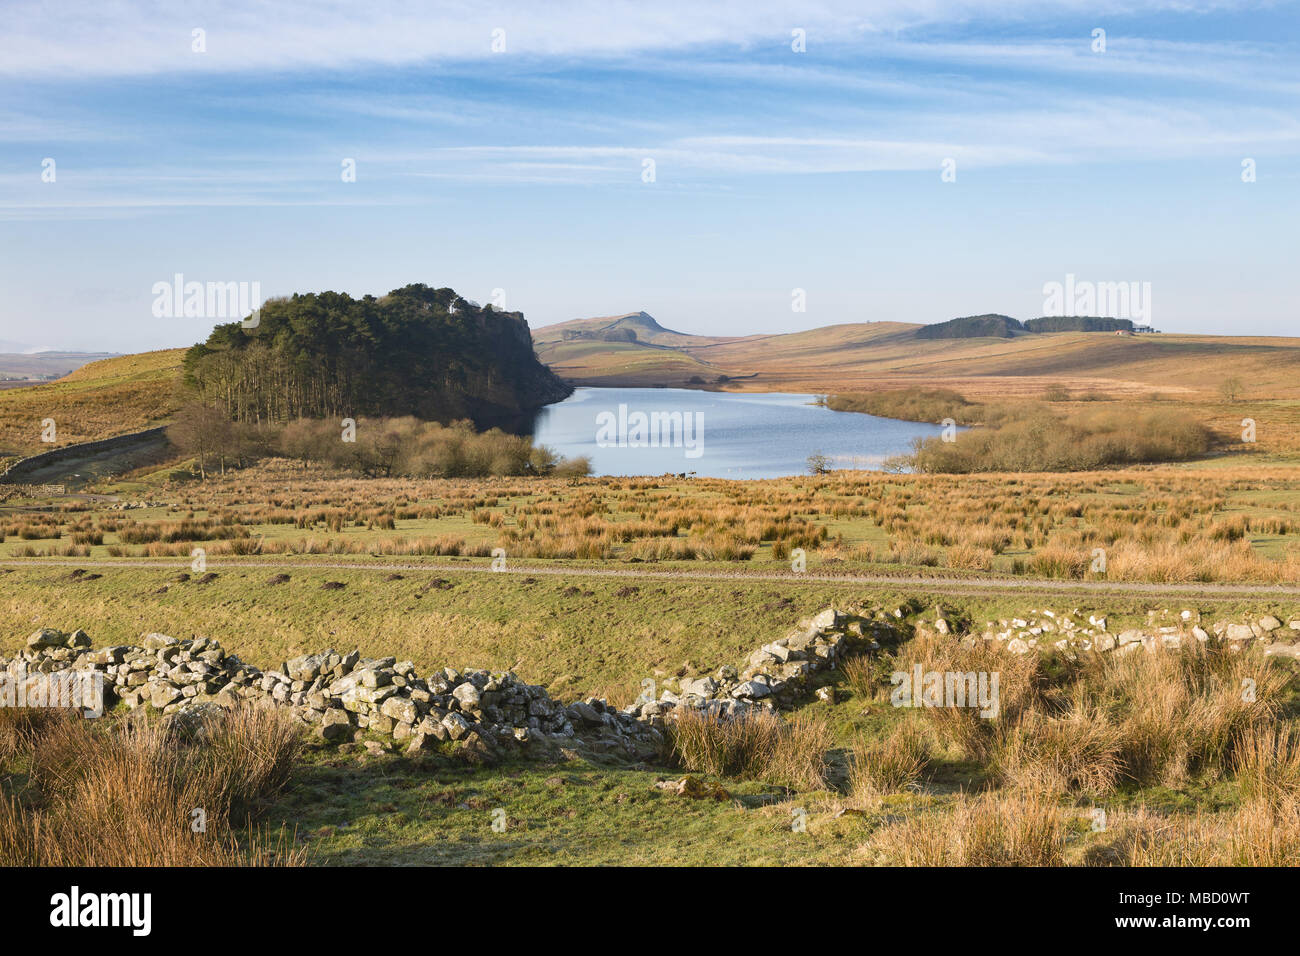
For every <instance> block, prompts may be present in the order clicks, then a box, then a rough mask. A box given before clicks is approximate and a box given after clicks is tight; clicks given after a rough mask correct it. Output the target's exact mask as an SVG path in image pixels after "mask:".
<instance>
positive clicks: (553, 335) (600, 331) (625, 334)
mask: <svg viewBox="0 0 1300 956" xmlns="http://www.w3.org/2000/svg"><path fill="white" fill-rule="evenodd" d="M695 338H697V336H693V335H685V334H683V333H681V332H674V331H673V330H672V329H666V328H664V327H663V326H662V325H660V324H659V323H658V322H656V321H655V320H654V317H653V316H651V315H650V314H649V313H647V312H628V313H625V314H624V315H606V316H598V317H596V318H592V319H572V320H570V321H568V322H560V323H557V324H556V325H548V326H545V327H543V328H540V329H538V330H537V331H536V332H534V333H533V342H534V343H536V344H538V345H544V344H552V343H555V342H564V341H572V340H583V339H585V340H592V341H629V342H640V343H641V344H643V345H666V346H675V345H683V344H686V343H687V342H689V341H690V340H692V339H695Z"/></svg>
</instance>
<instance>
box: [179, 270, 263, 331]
mask: <svg viewBox="0 0 1300 956" xmlns="http://www.w3.org/2000/svg"><path fill="white" fill-rule="evenodd" d="M153 297H154V300H153V315H154V318H156V319H181V318H184V319H239V320H241V321H242V322H243V325H244V328H246V329H255V328H257V327H258V325H260V324H261V314H262V283H261V282H257V281H253V282H186V281H185V276H184V274H183V273H180V272H178V273H176V274H175V275H174V276H172V280H171V281H170V282H155V283H154V284H153Z"/></svg>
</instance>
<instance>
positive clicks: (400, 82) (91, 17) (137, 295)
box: [0, 0, 1300, 351]
mask: <svg viewBox="0 0 1300 956" xmlns="http://www.w3.org/2000/svg"><path fill="white" fill-rule="evenodd" d="M56 7H57V9H55V8H56ZM0 16H3V17H4V22H5V27H4V30H3V31H0V240H2V241H3V246H2V247H0V251H2V252H3V256H2V257H0V286H2V288H3V293H4V294H3V298H2V299H0V347H5V344H6V343H7V344H9V345H22V346H26V347H29V348H33V347H34V348H79V349H104V350H112V351H136V350H140V349H146V348H161V347H170V346H177V345H188V344H191V343H192V342H194V341H197V340H199V339H201V338H203V337H204V336H205V335H206V333H207V331H208V329H209V328H210V326H211V325H212V324H213V321H211V320H208V319H204V318H189V319H186V318H159V317H156V316H155V315H154V314H153V312H152V310H151V304H152V302H153V298H154V296H153V293H152V289H153V286H154V284H155V283H157V282H160V281H170V280H171V279H172V277H173V275H175V274H176V273H181V274H183V275H184V276H185V278H186V280H189V281H201V282H203V281H214V282H230V281H245V282H254V281H255V282H258V283H259V284H260V289H261V291H262V294H263V296H272V295H281V294H287V293H291V292H294V291H317V290H322V289H336V290H341V291H347V292H350V293H353V294H357V295H360V294H364V293H367V292H369V293H382V292H385V291H387V290H389V289H391V288H394V287H396V286H400V285H404V284H406V283H409V282H427V283H429V284H432V285H437V286H444V285H447V286H451V287H453V288H455V289H456V290H457V291H459V292H461V293H462V294H464V295H466V296H468V297H470V298H473V299H477V300H478V301H483V302H486V301H489V300H490V299H491V298H492V295H493V290H494V289H501V290H504V295H505V305H506V307H507V308H510V309H519V310H522V311H523V312H524V313H525V315H526V316H527V318H528V320H529V322H530V324H532V325H533V327H534V328H536V327H539V326H541V325H545V324H549V323H552V322H558V321H563V320H565V319H570V318H575V317H581V316H590V315H607V314H613V313H620V312H628V311H634V310H638V309H644V310H646V311H648V312H650V313H651V314H653V315H654V316H655V317H656V318H658V319H659V320H660V322H662V323H663V324H664V325H666V326H669V327H671V328H676V329H680V330H682V331H689V332H698V333H706V334H718V335H744V334H750V333H756V332H775V331H786V330H794V329H800V328H810V327H814V326H819V325H827V324H832V323H838V322H856V321H879V320H900V321H910V322H934V321H941V320H944V319H948V318H951V317H953V316H956V315H966V314H971V313H980V312H988V311H1000V312H1006V313H1009V314H1011V315H1015V316H1017V317H1020V318H1028V317H1032V316H1035V315H1039V314H1041V312H1042V310H1043V302H1044V292H1043V286H1044V284H1045V283H1048V282H1053V281H1056V282H1060V281H1063V280H1064V277H1065V275H1066V274H1067V273H1072V274H1074V275H1075V276H1076V277H1077V279H1078V280H1081V281H1095V282H1116V281H1134V282H1149V283H1150V284H1151V303H1152V313H1151V317H1152V322H1153V324H1154V325H1155V326H1156V327H1158V328H1161V329H1164V330H1166V331H1185V332H1206V333H1209V332H1232V333H1236V334H1258V335H1277V334H1297V330H1300V321H1298V318H1300V317H1298V315H1297V313H1298V311H1300V310H1297V307H1296V301H1297V297H1296V294H1295V292H1294V288H1293V283H1294V280H1293V278H1292V276H1293V274H1294V273H1295V255H1296V245H1297V243H1296V230H1297V227H1296V223H1297V221H1298V217H1297V213H1300V110H1298V109H1297V107H1298V106H1300V70H1298V69H1297V67H1298V66H1300V57H1298V56H1297V44H1298V43H1300V39H1298V38H1300V31H1297V29H1296V27H1297V26H1300V15H1298V11H1297V6H1296V4H1294V3H1278V4H1235V3H1204V4H1203V3H1198V2H1195V0H1185V2H1179V3H1164V2H1146V0H1131V2H1125V3H1122V4H1121V3H1115V4H1107V3H1054V4H1044V3H1023V2H1017V0H1001V2H997V3H982V2H978V0H966V2H949V0H929V2H915V0H913V2H908V3H903V2H877V3H872V2H856V3H840V2H836V0H822V2H819V3H815V4H794V3H786V4H770V3H765V2H762V0H752V2H728V0H724V2H718V3H712V4H701V3H698V2H693V3H683V4H677V3H673V2H656V3H644V2H642V3H635V4H631V3H628V4H623V3H611V2H600V3H597V2H566V0H556V2H553V3H548V4H536V3H533V4H503V3H492V2H480V3H473V4H470V3H423V4H415V3H391V4H384V3H375V4H356V3H351V2H348V3H336V2H327V0H320V2H314V3H299V4H262V3H254V2H246V0H232V2H227V3H221V4H187V3H184V2H179V3H159V4H152V3H135V4H131V3H122V4H104V3H101V2H88V3H78V2H65V3H60V4H57V5H54V4H42V3H37V2H31V0H11V2H9V3H7V4H6V5H5V7H4V8H3V11H0ZM1098 28H1100V29H1103V30H1105V41H1106V48H1105V51H1104V52H1096V51H1094V49H1093V45H1094V39H1093V35H1092V34H1093V31H1094V30H1095V29H1098ZM195 29H202V30H203V31H204V34H203V40H204V47H205V49H204V50H203V52H195V51H194V50H193V48H192V47H193V43H194V40H193V31H194V30H195ZM498 29H500V30H503V31H504V34H503V37H504V50H502V51H499V52H494V51H493V50H492V44H493V31H494V30H498ZM794 30H803V31H805V35H806V50H805V51H804V52H795V51H794V50H793V49H792V31H794ZM497 36H498V37H499V38H500V37H501V36H502V35H501V34H498V35H497ZM498 45H500V44H498ZM46 158H50V159H53V160H54V161H55V181H54V182H44V181H42V163H43V160H45V159H46ZM345 159H354V160H355V162H356V181H355V182H344V181H343V179H342V176H341V169H342V163H343V161H344V160H345ZM646 159H652V160H653V161H654V163H655V178H654V181H653V182H644V181H643V168H644V165H643V164H644V161H645V160H646ZM1245 159H1253V160H1254V161H1255V170H1256V181H1255V182H1251V183H1245V182H1243V181H1242V162H1243V160H1245ZM945 160H953V161H955V170H956V179H955V181H953V182H945V181H943V179H942V177H941V170H942V167H943V164H944V162H945ZM796 288H799V289H803V290H805V292H806V301H807V310H806V311H805V312H794V311H792V308H791V301H792V290H793V289H796Z"/></svg>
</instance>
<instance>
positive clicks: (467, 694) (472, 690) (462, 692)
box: [451, 681, 483, 710]
mask: <svg viewBox="0 0 1300 956" xmlns="http://www.w3.org/2000/svg"><path fill="white" fill-rule="evenodd" d="M451 696H452V697H455V698H456V700H458V701H459V702H460V706H461V709H462V710H478V708H479V704H480V703H481V701H482V697H483V695H482V694H481V693H480V692H479V689H478V688H477V687H475V686H474V685H473V684H472V683H470V682H468V681H467V682H466V683H464V684H458V685H457V686H456V689H455V690H453V691H452V692H451Z"/></svg>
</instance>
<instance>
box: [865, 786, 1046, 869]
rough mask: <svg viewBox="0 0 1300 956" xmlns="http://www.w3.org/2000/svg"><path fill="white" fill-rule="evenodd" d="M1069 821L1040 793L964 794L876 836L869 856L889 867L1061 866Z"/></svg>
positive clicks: (872, 840)
mask: <svg viewBox="0 0 1300 956" xmlns="http://www.w3.org/2000/svg"><path fill="white" fill-rule="evenodd" d="M1068 828H1069V821H1068V819H1067V814H1066V812H1065V811H1063V810H1062V809H1061V808H1060V807H1058V806H1057V805H1056V804H1055V803H1053V802H1052V801H1051V800H1049V799H1047V798H1045V797H1043V796H1040V795H1036V794H1026V793H1020V794H1014V795H1000V794H982V795H980V796H977V797H971V796H968V795H966V794H961V795H959V796H958V797H957V799H956V800H955V801H954V802H953V804H952V805H951V806H949V807H947V808H945V809H943V810H939V811H934V812H929V813H917V814H913V815H911V816H909V817H907V818H905V819H903V820H900V821H897V822H894V823H890V824H888V825H886V826H884V827H882V828H881V829H880V830H878V831H876V833H875V834H873V836H872V838H871V840H870V841H869V843H868V844H867V849H868V852H869V853H871V854H872V855H874V856H875V858H876V859H877V860H878V861H879V862H881V863H885V864H886V865H890V866H975V867H986V866H1061V865H1063V864H1064V863H1065V862H1066V859H1065V848H1066V839H1067V836H1068Z"/></svg>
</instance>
